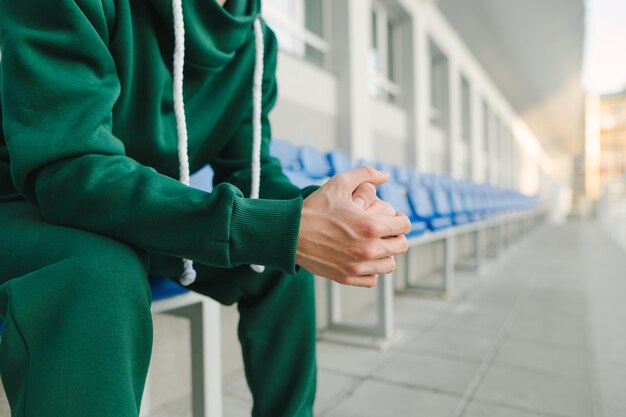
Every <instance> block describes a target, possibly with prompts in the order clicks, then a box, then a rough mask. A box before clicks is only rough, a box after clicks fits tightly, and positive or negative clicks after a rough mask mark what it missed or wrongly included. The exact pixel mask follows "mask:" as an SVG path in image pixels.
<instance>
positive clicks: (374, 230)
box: [361, 221, 380, 238]
mask: <svg viewBox="0 0 626 417" xmlns="http://www.w3.org/2000/svg"><path fill="white" fill-rule="evenodd" d="M361 228H362V234H363V236H365V237H368V238H374V237H378V235H379V232H380V226H379V225H378V224H377V223H374V222H371V221H370V222H364V223H363V225H362V227H361Z"/></svg>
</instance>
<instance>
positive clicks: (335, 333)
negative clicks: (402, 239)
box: [322, 274, 395, 347]
mask: <svg viewBox="0 0 626 417" xmlns="http://www.w3.org/2000/svg"><path fill="white" fill-rule="evenodd" d="M327 288H328V327H327V330H326V331H325V332H323V333H322V336H323V337H324V338H326V339H329V340H340V341H341V342H342V343H354V344H358V345H374V346H377V347H387V346H388V345H389V344H390V343H392V342H393V339H394V337H395V334H394V327H393V296H394V285H393V276H392V275H391V274H389V275H384V276H380V277H379V281H378V284H377V286H376V291H377V305H376V308H377V311H376V323H374V324H355V323H345V322H343V320H342V318H341V295H340V290H341V286H340V285H339V284H337V283H336V282H334V281H330V280H328V287H327Z"/></svg>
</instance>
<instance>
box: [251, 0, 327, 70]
mask: <svg viewBox="0 0 626 417" xmlns="http://www.w3.org/2000/svg"><path fill="white" fill-rule="evenodd" d="M288 1H290V2H292V3H293V6H294V15H295V19H292V18H290V17H289V16H287V15H285V14H284V13H281V12H280V10H278V9H277V8H275V7H274V6H273V5H272V3H271V2H265V3H264V4H263V16H264V18H265V19H266V20H267V22H268V23H269V25H270V27H271V28H272V29H274V28H275V32H278V33H280V32H284V33H285V34H286V35H288V36H292V37H293V43H294V47H293V50H292V49H290V48H287V47H286V45H283V43H281V42H279V45H278V47H279V49H280V50H281V51H283V52H285V53H288V54H290V55H293V56H295V57H297V58H300V59H304V60H306V61H308V62H311V63H313V64H314V65H318V66H321V67H322V68H328V66H329V59H330V42H329V41H328V39H330V35H329V33H330V20H329V5H330V3H329V0H320V1H321V5H322V22H321V23H322V36H320V35H318V34H317V33H314V32H312V31H310V30H309V29H307V27H306V16H305V2H306V1H307V0H288ZM278 33H277V37H278V36H279V35H278ZM307 46H309V47H312V48H313V49H316V50H318V51H320V52H321V54H322V63H321V64H320V63H319V62H317V61H316V60H314V59H313V58H312V57H309V56H307V53H306V47H307Z"/></svg>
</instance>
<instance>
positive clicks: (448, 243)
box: [442, 235, 455, 295]
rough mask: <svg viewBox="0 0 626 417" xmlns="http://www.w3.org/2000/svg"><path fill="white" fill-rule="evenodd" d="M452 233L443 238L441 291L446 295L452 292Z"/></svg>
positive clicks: (453, 238) (453, 269)
mask: <svg viewBox="0 0 626 417" xmlns="http://www.w3.org/2000/svg"><path fill="white" fill-rule="evenodd" d="M454 240H455V237H454V235H451V236H447V237H446V238H445V239H444V240H443V245H444V247H443V251H444V252H443V262H444V265H443V288H442V289H443V291H444V293H445V294H446V295H451V294H452V293H453V292H454V271H455V267H454V263H455V262H454V257H455V256H454Z"/></svg>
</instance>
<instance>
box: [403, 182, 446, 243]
mask: <svg viewBox="0 0 626 417" xmlns="http://www.w3.org/2000/svg"><path fill="white" fill-rule="evenodd" d="M409 201H410V203H411V206H412V208H413V212H414V213H415V215H416V216H417V218H418V219H420V220H422V221H424V222H426V224H427V226H428V229H430V230H432V231H437V230H441V229H445V228H446V227H450V226H452V220H451V219H450V216H443V217H440V216H438V215H437V214H436V213H435V209H434V207H433V202H432V199H431V195H430V192H429V191H428V189H426V188H425V187H424V186H422V185H420V184H418V183H413V184H411V186H410V187H409Z"/></svg>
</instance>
